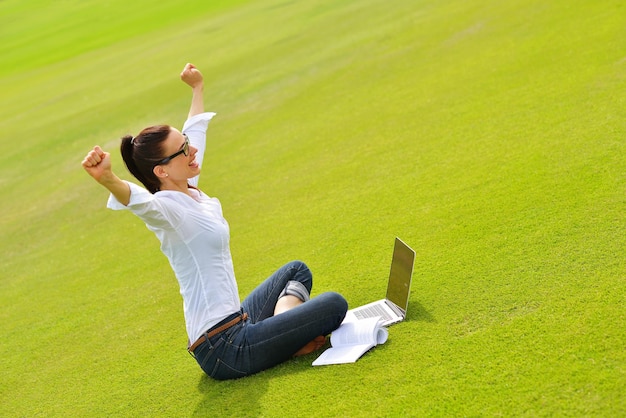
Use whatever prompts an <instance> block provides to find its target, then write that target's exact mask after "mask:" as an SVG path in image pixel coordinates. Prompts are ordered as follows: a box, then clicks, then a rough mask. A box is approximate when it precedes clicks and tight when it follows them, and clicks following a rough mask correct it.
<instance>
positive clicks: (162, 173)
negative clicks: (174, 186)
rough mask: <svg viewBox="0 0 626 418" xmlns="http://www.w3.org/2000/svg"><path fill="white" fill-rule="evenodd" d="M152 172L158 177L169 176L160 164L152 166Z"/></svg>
mask: <svg viewBox="0 0 626 418" xmlns="http://www.w3.org/2000/svg"><path fill="white" fill-rule="evenodd" d="M152 172H153V173H154V175H155V176H157V177H158V178H160V179H162V178H165V177H168V176H169V174H167V173H166V172H165V169H164V168H163V166H162V165H155V166H154V168H153V169H152Z"/></svg>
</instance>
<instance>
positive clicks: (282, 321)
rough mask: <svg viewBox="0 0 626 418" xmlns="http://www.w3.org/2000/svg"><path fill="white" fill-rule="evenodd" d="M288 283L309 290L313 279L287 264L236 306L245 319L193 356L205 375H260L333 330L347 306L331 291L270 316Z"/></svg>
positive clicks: (306, 271) (301, 268)
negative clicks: (239, 306)
mask: <svg viewBox="0 0 626 418" xmlns="http://www.w3.org/2000/svg"><path fill="white" fill-rule="evenodd" d="M290 280H296V281H299V282H300V283H302V284H303V285H304V286H305V287H306V288H307V289H308V290H309V292H310V291H311V287H312V285H313V277H312V275H311V271H310V270H309V268H308V267H307V266H306V265H305V264H304V263H302V262H300V261H293V262H291V263H288V264H286V265H284V266H283V267H281V268H280V269H278V270H277V271H276V272H275V273H274V274H273V275H272V276H270V277H269V278H268V279H266V280H265V281H264V282H263V283H261V285H260V286H259V287H257V288H256V289H255V290H254V291H253V292H252V293H251V294H250V295H249V296H248V297H247V298H246V299H245V300H244V301H243V303H242V306H241V308H242V311H243V312H246V313H247V314H248V319H247V320H246V321H242V322H239V323H238V324H236V325H234V326H232V327H230V328H229V329H227V330H225V331H223V332H222V333H220V334H217V335H214V336H213V337H211V338H209V340H208V341H205V342H204V343H203V344H201V345H200V346H198V348H196V350H195V352H194V356H195V358H196V361H197V362H198V364H199V365H200V367H201V368H202V370H204V372H205V373H206V374H208V375H209V376H211V377H212V378H214V379H218V380H226V379H236V378H239V377H244V376H248V375H251V374H254V373H257V372H260V371H261V370H265V369H268V368H270V367H273V366H275V365H277V364H280V363H282V362H284V361H286V360H288V359H290V358H291V357H292V356H293V355H294V354H295V353H296V352H297V351H298V350H300V349H301V348H302V347H304V346H305V345H306V344H307V343H309V342H310V341H312V340H313V339H314V338H315V337H318V336H320V335H328V334H330V333H331V332H332V331H334V330H335V329H337V328H338V327H339V325H340V324H341V322H342V321H343V319H344V317H345V315H346V311H347V310H348V303H347V302H346V300H345V299H344V298H343V296H341V295H340V294H338V293H334V292H326V293H322V294H321V295H319V296H316V297H314V298H311V299H310V300H309V301H307V302H305V303H303V304H302V305H299V306H297V307H295V308H293V309H291V310H288V311H286V312H283V313H281V314H280V315H276V316H274V308H275V306H276V302H277V300H278V296H279V295H280V293H281V292H282V290H283V289H284V288H285V286H286V285H287V282H288V281H290ZM237 315H239V314H235V315H234V316H230V317H228V318H225V319H224V321H223V322H228V320H230V319H232V318H234V317H236V316H237Z"/></svg>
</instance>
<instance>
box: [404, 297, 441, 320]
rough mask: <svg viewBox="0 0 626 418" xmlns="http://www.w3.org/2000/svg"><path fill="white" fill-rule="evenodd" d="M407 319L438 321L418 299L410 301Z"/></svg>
mask: <svg viewBox="0 0 626 418" xmlns="http://www.w3.org/2000/svg"><path fill="white" fill-rule="evenodd" d="M406 319H407V320H408V321H425V322H437V321H436V320H435V318H433V316H432V315H431V314H430V313H429V312H428V311H427V310H426V309H424V307H423V306H422V305H421V304H420V303H419V302H416V301H409V307H408V308H407V315H406Z"/></svg>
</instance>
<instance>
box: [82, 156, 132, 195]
mask: <svg viewBox="0 0 626 418" xmlns="http://www.w3.org/2000/svg"><path fill="white" fill-rule="evenodd" d="M83 168H84V169H85V171H86V172H87V173H89V175H90V176H91V177H93V178H94V179H95V180H96V181H97V182H98V183H100V184H101V185H103V186H104V187H106V188H107V189H109V191H110V192H111V193H112V194H113V195H114V196H115V198H116V199H117V200H118V201H119V202H120V203H121V204H123V205H128V203H129V202H130V187H129V186H128V184H127V183H126V182H123V181H122V180H120V179H119V178H118V177H117V176H116V175H115V174H114V173H113V171H111V154H109V153H108V152H104V150H103V149H102V148H100V147H99V146H97V145H96V146H95V147H93V149H92V150H91V151H89V152H88V153H87V155H86V156H85V158H84V159H83Z"/></svg>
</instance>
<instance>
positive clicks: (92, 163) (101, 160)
mask: <svg viewBox="0 0 626 418" xmlns="http://www.w3.org/2000/svg"><path fill="white" fill-rule="evenodd" d="M83 168H84V169H85V171H86V172H87V173H88V174H89V175H90V176H91V177H93V178H94V179H95V180H96V181H97V182H98V183H100V182H101V180H104V178H106V177H107V176H110V175H111V174H112V172H111V154H109V153H108V152H104V150H103V149H102V148H100V147H99V146H97V145H96V146H95V147H93V149H92V150H91V151H89V153H87V155H86V156H85V159H83Z"/></svg>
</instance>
